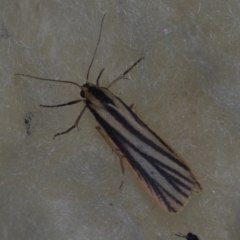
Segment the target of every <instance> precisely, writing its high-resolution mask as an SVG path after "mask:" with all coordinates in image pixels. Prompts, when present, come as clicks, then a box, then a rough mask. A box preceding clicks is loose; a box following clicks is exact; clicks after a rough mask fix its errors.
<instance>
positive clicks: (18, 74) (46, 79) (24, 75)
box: [14, 73, 82, 89]
mask: <svg viewBox="0 0 240 240" xmlns="http://www.w3.org/2000/svg"><path fill="white" fill-rule="evenodd" d="M14 75H16V76H23V77H28V78H33V79H37V80H41V81H48V82H60V83H70V84H73V85H76V86H78V87H79V88H80V89H82V86H80V85H79V84H77V83H75V82H71V81H65V80H54V79H50V78H41V77H35V76H32V75H27V74H21V73H15V74H14Z"/></svg>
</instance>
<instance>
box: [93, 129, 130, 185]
mask: <svg viewBox="0 0 240 240" xmlns="http://www.w3.org/2000/svg"><path fill="white" fill-rule="evenodd" d="M96 129H97V130H98V132H99V133H100V134H101V136H102V137H103V139H104V140H105V141H106V142H107V144H108V145H109V146H110V148H111V149H112V150H113V151H114V152H115V153H116V154H117V156H118V157H119V160H120V165H121V170H122V181H121V184H120V186H119V188H120V189H121V188H122V186H123V183H124V165H123V161H124V160H127V159H126V157H125V156H124V154H123V153H122V152H121V151H120V150H119V149H118V147H117V146H116V144H115V143H114V142H113V141H112V139H111V138H110V137H109V136H108V134H107V133H106V132H105V131H104V129H103V128H101V127H100V126H97V127H96Z"/></svg>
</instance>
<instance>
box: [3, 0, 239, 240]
mask: <svg viewBox="0 0 240 240" xmlns="http://www.w3.org/2000/svg"><path fill="white" fill-rule="evenodd" d="M104 13H107V15H106V18H105V22H104V26H103V33H102V39H101V43H100V46H99V49H98V53H97V57H96V60H95V62H94V65H93V67H92V71H91V74H90V79H91V81H92V82H95V80H96V77H97V75H98V73H99V71H100V70H101V69H102V68H103V67H105V72H104V74H103V76H102V78H101V85H102V86H106V85H107V84H108V83H109V82H110V81H111V80H113V79H114V78H115V77H117V76H118V75H119V74H121V73H123V72H124V71H125V70H126V69H127V67H128V66H130V65H131V64H132V63H133V62H134V61H136V60H137V59H138V58H140V57H142V56H144V57H145V58H146V59H145V60H144V61H142V62H141V63H140V64H139V65H138V66H137V67H136V68H135V69H134V70H132V72H131V73H130V74H129V77H130V78H131V80H130V81H128V80H122V81H120V82H119V83H118V84H116V85H115V86H113V87H112V91H113V92H114V93H115V94H116V95H118V96H119V97H121V98H122V99H123V100H124V101H125V102H126V103H127V104H131V103H135V105H136V106H137V108H138V111H139V112H140V113H141V115H142V117H143V119H144V120H145V122H146V123H147V124H149V125H150V126H151V127H152V128H153V129H155V130H156V132H157V133H159V134H160V135H161V136H162V137H164V138H165V139H167V140H168V142H170V143H171V145H172V146H174V148H175V149H176V150H177V151H179V152H180V153H181V154H182V155H183V156H184V158H185V159H186V160H187V161H188V163H189V164H190V165H191V166H192V168H193V169H194V171H195V172H196V173H197V175H198V178H199V180H200V182H201V183H202V185H203V189H204V190H203V192H202V193H201V194H199V195H194V196H193V197H192V198H191V200H190V201H189V203H188V204H187V206H186V207H185V208H184V210H183V211H182V212H181V213H179V214H177V215H169V214H168V213H165V212H163V211H162V210H161V209H160V208H159V207H158V206H156V205H155V204H154V203H153V201H152V200H151V198H150V197H149V196H148V195H147V194H145V192H144V191H143V190H142V188H141V187H140V185H139V183H138V181H137V180H136V179H135V178H134V176H133V175H132V173H131V172H130V171H129V170H128V169H126V173H125V182H124V186H123V188H122V190H119V184H120V183H121V169H120V164H119V160H118V158H117V157H116V156H115V154H114V153H112V151H111V149H110V148H109V147H108V145H107V144H106V143H105V142H104V141H103V139H102V138H101V137H100V136H99V134H98V133H97V131H96V130H95V126H96V122H95V120H94V119H93V117H92V116H91V115H90V113H89V112H86V114H85V115H84V117H83V118H82V120H81V122H80V126H81V131H80V132H78V131H77V130H76V129H75V130H73V131H72V132H71V133H69V134H68V135H65V136H62V137H59V138H56V140H53V139H52V136H53V135H54V134H55V133H57V132H60V131H63V130H66V129H67V128H68V127H69V126H71V125H72V124H73V123H74V121H75V119H76V117H77V115H78V114H79V111H80V110H81V108H82V106H83V104H81V103H80V104H78V105H75V106H70V107H65V108H59V109H56V108H55V109H46V108H41V107H39V106H38V104H58V103H64V102H67V101H71V100H75V99H78V98H79V89H78V88H76V87H74V86H71V85H63V84H54V83H47V82H39V81H35V80H30V79H27V78H23V77H19V76H14V73H25V74H31V75H35V76H41V77H49V78H55V79H56V78H59V79H66V80H71V81H76V82H78V83H79V84H83V83H84V82H85V78H86V73H87V68H88V66H89V63H90V61H91V58H92V55H93V50H94V47H95V45H96V42H97V38H98V33H99V27H100V21H101V19H102V16H103V14H104ZM239 26H240V3H239V1H237V0H228V1H226V0H223V1H220V0H211V1H209V0H202V1H197V0H188V1H187V0H181V1H180V0H179V1H177V0H176V1H172V0H102V1H97V0H75V1H74V0H69V1H63V0H58V1H57V0H55V1H53V0H52V1H49V0H44V1H38V0H21V1H17V0H15V1H14V0H12V1H7V0H1V2H0V51H1V54H0V61H1V62H0V74H1V75H0V86H1V87H0V89H1V102H0V112H1V118H0V137H1V143H0V144H1V146H0V154H1V155H0V156H1V160H0V164H1V165H0V239H3V240H5V239H24V240H26V239H51V240H54V239H60V240H61V239H64V240H65V239H81V240H82V239H83V240H85V239H94V240H95V239H104V240H108V239H113V240H115V239H124V240H125V239H129V240H130V239H131V240H134V239H141V240H142V239H147V240H150V239H151V240H152V239H154V240H155V239H161V240H168V239H173V240H174V239H178V238H177V237H176V236H174V234H175V233H179V232H181V233H184V234H187V233H188V232H189V231H190V232H193V233H196V234H197V235H198V236H199V238H200V239H208V240H210V239H211V240H222V239H224V240H228V239H230V240H239V239H240V228H239V222H240V217H239V216H240V190H239V185H240V178H239V173H240V153H239V152H240V151H239V150H240V146H239V139H240V130H239V126H240V81H239V73H240V54H239V53H240V52H239V51H240V27H239ZM29 112H32V113H33V114H34V118H33V120H32V122H31V127H30V131H31V135H28V134H27V133H26V128H25V125H24V117H25V116H26V114H28V113H29Z"/></svg>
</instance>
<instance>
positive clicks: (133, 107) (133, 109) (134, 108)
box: [129, 103, 143, 121]
mask: <svg viewBox="0 0 240 240" xmlns="http://www.w3.org/2000/svg"><path fill="white" fill-rule="evenodd" d="M129 108H130V109H131V110H132V111H134V113H135V114H136V115H137V116H138V118H139V119H140V120H141V121H143V119H142V117H141V115H140V113H139V112H138V110H137V108H136V106H135V105H134V104H133V103H132V104H131V105H130V106H129Z"/></svg>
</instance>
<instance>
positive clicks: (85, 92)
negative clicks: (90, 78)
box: [80, 83, 95, 98]
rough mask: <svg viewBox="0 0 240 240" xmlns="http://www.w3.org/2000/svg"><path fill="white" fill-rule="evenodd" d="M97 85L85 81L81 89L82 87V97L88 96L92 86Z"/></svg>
mask: <svg viewBox="0 0 240 240" xmlns="http://www.w3.org/2000/svg"><path fill="white" fill-rule="evenodd" d="M94 86H95V85H94V84H92V83H85V84H84V85H82V87H81V89H82V91H81V92H80V96H81V97H82V98H86V96H87V95H88V94H89V92H90V89H91V88H92V87H94Z"/></svg>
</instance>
